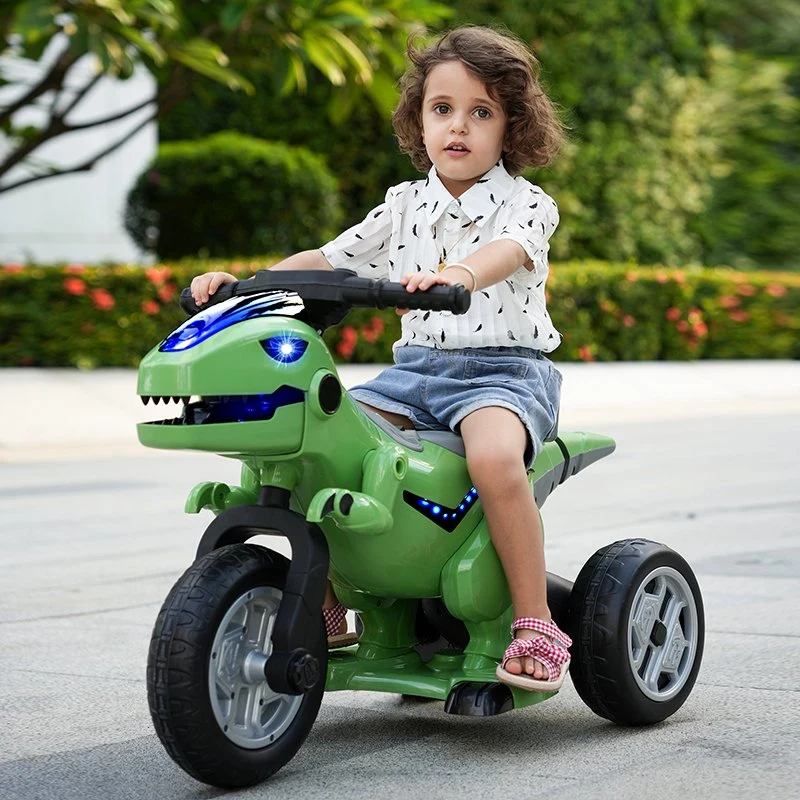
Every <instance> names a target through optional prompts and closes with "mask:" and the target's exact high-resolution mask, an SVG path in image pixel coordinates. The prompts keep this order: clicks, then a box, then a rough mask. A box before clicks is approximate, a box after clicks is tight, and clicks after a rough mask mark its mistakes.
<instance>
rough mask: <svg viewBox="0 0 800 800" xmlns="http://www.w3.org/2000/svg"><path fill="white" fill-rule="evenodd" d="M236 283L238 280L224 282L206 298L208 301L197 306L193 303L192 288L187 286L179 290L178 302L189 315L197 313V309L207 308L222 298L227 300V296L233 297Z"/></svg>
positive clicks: (237, 283)
mask: <svg viewBox="0 0 800 800" xmlns="http://www.w3.org/2000/svg"><path fill="white" fill-rule="evenodd" d="M238 285H239V281H235V282H234V283H224V284H223V285H222V286H220V287H219V288H218V289H217V291H216V292H214V294H212V295H211V296H210V297H209V298H208V302H207V303H205V304H204V305H202V306H198V305H197V303H195V301H194V298H193V297H192V290H191V289H189V288H188V287H187V288H186V289H183V290H182V291H181V298H180V300H179V301H178V302H179V303H180V306H181V308H182V309H183V310H184V311H185V312H186V313H187V314H188V315H189V316H192V315H193V314H197V312H198V311H202V310H203V309H204V308H208V307H209V306H213V305H215V304H216V303H221V302H222V301H223V300H227V299H228V298H229V297H233V294H234V290H235V289H236V287H237V286H238Z"/></svg>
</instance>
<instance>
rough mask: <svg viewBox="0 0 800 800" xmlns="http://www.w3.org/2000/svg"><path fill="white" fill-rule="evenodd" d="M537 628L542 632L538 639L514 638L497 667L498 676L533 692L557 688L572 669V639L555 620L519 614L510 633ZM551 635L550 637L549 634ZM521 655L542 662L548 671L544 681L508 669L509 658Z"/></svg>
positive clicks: (552, 690) (535, 629)
mask: <svg viewBox="0 0 800 800" xmlns="http://www.w3.org/2000/svg"><path fill="white" fill-rule="evenodd" d="M520 629H522V630H526V631H536V633H541V634H543V635H542V636H537V637H536V638H535V639H514V641H512V642H511V644H510V645H509V647H508V649H507V650H506V652H505V653H504V654H503V660H502V661H501V662H500V665H499V666H498V667H497V671H496V673H495V674H496V675H497V680H498V681H500V682H501V683H507V684H508V685H509V686H516V687H518V688H519V689H527V690H528V691H531V692H557V691H558V690H559V689H560V688H561V685H562V684H563V683H564V677H565V676H566V674H567V670H568V669H569V662H570V656H569V650H568V648H569V647H570V646H571V645H572V639H570V638H569V636H567V634H566V633H564V632H563V631H562V630H561V629H560V628H559V627H558V625H556V624H555V623H554V622H546V621H545V620H542V619H536V618H535V617H520V618H519V619H515V620H514V624H513V625H512V626H511V636H512V637H513V636H514V634H515V633H516V632H517V631H518V630H520ZM547 637H549V638H547ZM520 656H530V657H531V658H534V659H535V660H536V661H538V662H539V663H540V664H542V665H543V666H544V667H545V669H546V670H547V673H548V679H547V680H545V681H542V680H536V679H535V678H534V677H533V676H532V675H529V674H528V673H527V672H521V673H520V674H519V675H515V674H514V673H513V672H508V671H507V670H506V669H505V666H506V664H507V663H508V661H509V659H512V658H519V657H520Z"/></svg>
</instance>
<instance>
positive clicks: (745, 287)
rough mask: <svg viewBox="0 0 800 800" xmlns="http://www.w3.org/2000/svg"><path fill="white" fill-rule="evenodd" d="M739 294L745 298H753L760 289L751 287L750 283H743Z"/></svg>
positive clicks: (738, 289)
mask: <svg viewBox="0 0 800 800" xmlns="http://www.w3.org/2000/svg"><path fill="white" fill-rule="evenodd" d="M736 291H738V292H739V294H742V295H744V296H745V297H752V296H753V295H754V294H756V292H757V291H758V289H756V287H755V286H751V285H750V284H749V283H743V284H742V285H741V286H739V287H738V288H737V290H736Z"/></svg>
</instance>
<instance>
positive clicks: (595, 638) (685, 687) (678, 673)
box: [569, 539, 705, 725]
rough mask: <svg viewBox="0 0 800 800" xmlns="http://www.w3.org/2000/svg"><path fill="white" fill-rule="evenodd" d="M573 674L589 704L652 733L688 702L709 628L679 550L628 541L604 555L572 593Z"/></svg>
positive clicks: (615, 719) (595, 557)
mask: <svg viewBox="0 0 800 800" xmlns="http://www.w3.org/2000/svg"><path fill="white" fill-rule="evenodd" d="M569 619H570V629H571V636H572V638H573V640H574V642H575V644H574V645H573V648H572V655H573V657H572V664H571V667H570V674H571V676H572V682H573V684H574V685H575V688H576V689H577V691H578V694H579V695H580V696H581V698H582V699H583V701H584V702H585V703H586V704H587V705H588V706H589V708H591V709H592V711H594V712H595V713H596V714H599V715H600V716H601V717H605V718H606V719H609V720H611V721H612V722H616V723H618V724H620V725H649V724H652V723H655V722H661V721H662V720H664V719H666V718H667V717H669V716H671V715H672V714H674V713H675V712H676V711H677V710H678V709H679V708H680V707H681V706H682V705H683V703H684V702H685V701H686V698H687V697H688V696H689V694H690V692H691V691H692V688H693V686H694V683H695V680H696V679H697V673H698V670H699V669H700V662H701V660H702V656H703V641H704V636H705V621H704V615H703V601H702V597H701V595H700V588H699V587H698V585H697V580H696V578H695V576H694V573H693V572H692V570H691V568H690V567H689V565H688V564H687V563H686V561H685V560H684V559H683V558H682V557H681V556H680V555H678V554H677V553H676V552H675V551H674V550H671V549H670V548H669V547H667V546H666V545H663V544H658V543H657V542H651V541H648V540H647V539H628V540H625V541H620V542H615V543H614V544H611V545H608V546H607V547H603V548H601V549H600V550H598V551H597V552H596V553H595V554H594V555H593V556H592V557H591V558H590V559H589V561H587V562H586V564H585V565H584V567H583V569H582V570H581V572H580V574H579V575H578V578H577V580H576V581H575V586H574V587H573V590H572V596H571V599H570V614H569Z"/></svg>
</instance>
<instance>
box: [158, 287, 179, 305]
mask: <svg viewBox="0 0 800 800" xmlns="http://www.w3.org/2000/svg"><path fill="white" fill-rule="evenodd" d="M177 293H178V287H177V286H175V284H174V283H168V284H166V286H162V287H161V288H160V289H159V290H158V299H159V300H161V302H162V303H169V302H171V301H172V300H173V298H174V297H175V295H176V294H177Z"/></svg>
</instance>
